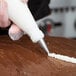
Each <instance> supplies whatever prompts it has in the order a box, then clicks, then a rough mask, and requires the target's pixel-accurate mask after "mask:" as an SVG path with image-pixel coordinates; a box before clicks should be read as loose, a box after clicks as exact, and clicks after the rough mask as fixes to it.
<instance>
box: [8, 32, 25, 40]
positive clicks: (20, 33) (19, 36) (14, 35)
mask: <svg viewBox="0 0 76 76" xmlns="http://www.w3.org/2000/svg"><path fill="white" fill-rule="evenodd" d="M23 35H24V33H23V32H22V31H21V32H18V33H11V32H9V37H10V38H11V39H12V40H14V41H15V40H19V39H20V38H21V37H22V36H23Z"/></svg>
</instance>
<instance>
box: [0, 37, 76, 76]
mask: <svg viewBox="0 0 76 76" xmlns="http://www.w3.org/2000/svg"><path fill="white" fill-rule="evenodd" d="M45 41H46V43H47V45H48V48H49V50H50V52H55V53H58V54H62V55H68V56H73V57H76V41H75V40H71V39H65V38H61V37H45ZM0 76H76V64H73V63H69V62H65V61H61V60H58V59H55V58H52V57H48V56H47V54H46V53H44V50H43V49H42V48H40V46H39V45H38V44H34V43H32V42H31V40H30V39H29V38H28V37H27V36H24V37H22V38H21V39H20V40H18V41H12V40H11V39H10V38H9V37H8V36H0Z"/></svg>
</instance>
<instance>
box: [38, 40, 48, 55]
mask: <svg viewBox="0 0 76 76" xmlns="http://www.w3.org/2000/svg"><path fill="white" fill-rule="evenodd" d="M38 43H39V44H40V46H41V47H42V48H43V49H44V51H45V52H46V53H47V54H49V50H48V47H47V45H46V43H45V41H44V39H41V40H39V41H38Z"/></svg>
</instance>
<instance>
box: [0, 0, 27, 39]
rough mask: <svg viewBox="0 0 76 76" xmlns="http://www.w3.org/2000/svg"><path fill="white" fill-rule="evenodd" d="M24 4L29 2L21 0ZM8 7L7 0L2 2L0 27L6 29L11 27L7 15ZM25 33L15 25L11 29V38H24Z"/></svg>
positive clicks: (0, 1)
mask: <svg viewBox="0 0 76 76" xmlns="http://www.w3.org/2000/svg"><path fill="white" fill-rule="evenodd" d="M21 1H22V2H23V3H27V2H28V0H21ZM7 9H8V5H7V3H6V1H5V0H0V27H2V28H5V27H8V26H9V25H10V20H9V18H8V14H7ZM23 34H24V32H23V31H22V30H21V29H20V28H19V27H18V26H16V25H15V24H14V23H13V24H12V25H11V27H10V28H9V36H10V38H11V39H12V40H18V39H19V38H20V37H22V36H23Z"/></svg>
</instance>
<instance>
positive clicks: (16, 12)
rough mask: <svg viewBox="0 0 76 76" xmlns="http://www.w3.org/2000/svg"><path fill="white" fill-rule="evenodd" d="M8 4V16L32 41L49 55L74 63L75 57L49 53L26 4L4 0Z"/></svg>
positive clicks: (15, 0)
mask: <svg viewBox="0 0 76 76" xmlns="http://www.w3.org/2000/svg"><path fill="white" fill-rule="evenodd" d="M6 2H7V4H8V16H9V18H10V20H12V21H13V22H14V23H15V24H16V25H18V27H19V28H20V29H21V30H23V31H24V32H26V34H27V35H28V36H29V37H30V39H31V40H32V42H34V43H37V42H38V43H39V44H40V46H41V47H42V48H43V49H44V51H45V52H46V53H47V54H48V56H50V57H54V58H57V59H60V60H63V61H66V62H71V63H76V58H74V57H69V56H64V55H60V54H55V53H50V52H49V50H48V48H47V46H46V43H45V41H44V39H43V38H44V34H43V33H42V31H41V30H40V29H39V28H38V26H37V24H36V21H35V19H34V18H33V16H32V14H31V12H30V10H29V8H28V5H27V4H24V3H22V2H21V0H6Z"/></svg>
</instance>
